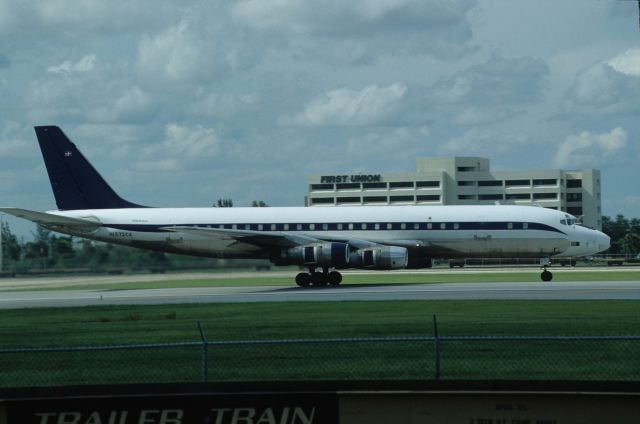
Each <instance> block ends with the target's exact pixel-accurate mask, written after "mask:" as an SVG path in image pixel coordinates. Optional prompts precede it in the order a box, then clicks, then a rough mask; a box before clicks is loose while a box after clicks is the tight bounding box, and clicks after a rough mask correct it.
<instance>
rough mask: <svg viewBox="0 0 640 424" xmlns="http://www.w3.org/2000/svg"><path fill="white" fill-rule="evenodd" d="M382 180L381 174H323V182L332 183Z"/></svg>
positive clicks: (321, 180)
mask: <svg viewBox="0 0 640 424" xmlns="http://www.w3.org/2000/svg"><path fill="white" fill-rule="evenodd" d="M380 181H382V175H380V174H356V175H323V176H321V177H320V183H321V184H325V183H326V184H330V183H379V182H380Z"/></svg>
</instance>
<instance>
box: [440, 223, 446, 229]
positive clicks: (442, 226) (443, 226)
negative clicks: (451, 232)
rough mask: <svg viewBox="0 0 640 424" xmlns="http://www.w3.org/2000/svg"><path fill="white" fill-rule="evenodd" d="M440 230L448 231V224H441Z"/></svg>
mask: <svg viewBox="0 0 640 424" xmlns="http://www.w3.org/2000/svg"><path fill="white" fill-rule="evenodd" d="M440 229H441V230H446V229H447V224H445V223H444V222H443V223H441V224H440Z"/></svg>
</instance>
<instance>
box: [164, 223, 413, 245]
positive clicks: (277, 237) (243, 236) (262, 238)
mask: <svg viewBox="0 0 640 424" xmlns="http://www.w3.org/2000/svg"><path fill="white" fill-rule="evenodd" d="M162 229H163V230H167V231H175V232H180V233H187V234H194V235H198V236H202V237H212V238H216V239H221V240H235V241H237V242H239V243H248V244H252V245H254V246H258V247H263V248H273V247H295V246H301V245H305V244H311V243H319V242H325V241H333V242H341V243H348V244H349V245H350V246H353V247H355V248H357V249H363V248H367V247H373V246H379V245H381V244H383V245H389V244H391V245H394V246H403V245H405V244H411V245H412V246H413V245H414V242H413V241H407V240H399V243H396V242H395V241H393V242H377V241H371V240H362V239H356V238H352V237H340V236H331V235H323V237H321V238H320V237H312V236H309V235H302V234H289V233H285V232H281V231H252V230H231V229H222V228H208V227H206V228H205V227H189V226H172V227H162Z"/></svg>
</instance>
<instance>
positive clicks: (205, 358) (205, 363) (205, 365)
mask: <svg viewBox="0 0 640 424" xmlns="http://www.w3.org/2000/svg"><path fill="white" fill-rule="evenodd" d="M198 331H200V338H201V339H202V382H203V383H207V382H208V381H209V343H208V342H207V337H206V336H205V335H204V331H202V325H200V321H198Z"/></svg>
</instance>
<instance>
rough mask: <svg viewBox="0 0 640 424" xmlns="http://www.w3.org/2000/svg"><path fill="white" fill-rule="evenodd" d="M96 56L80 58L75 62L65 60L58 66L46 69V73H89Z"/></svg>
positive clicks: (89, 55) (93, 65)
mask: <svg viewBox="0 0 640 424" xmlns="http://www.w3.org/2000/svg"><path fill="white" fill-rule="evenodd" d="M96 59H97V58H96V55H95V54H88V55H86V56H84V57H82V58H81V59H80V60H78V61H77V62H71V61H70V60H65V61H64V62H62V63H61V64H60V65H56V66H50V67H49V68H47V72H49V73H52V74H62V75H66V74H72V73H77V72H89V71H91V70H92V69H93V68H94V67H95V64H96Z"/></svg>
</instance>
